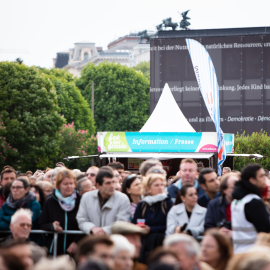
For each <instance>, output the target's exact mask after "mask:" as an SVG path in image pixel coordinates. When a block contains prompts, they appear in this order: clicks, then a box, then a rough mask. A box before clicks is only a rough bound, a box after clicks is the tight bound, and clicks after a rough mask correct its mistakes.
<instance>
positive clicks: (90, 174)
mask: <svg viewBox="0 0 270 270" xmlns="http://www.w3.org/2000/svg"><path fill="white" fill-rule="evenodd" d="M98 171H99V168H98V167H96V166H92V167H90V168H89V169H88V170H87V172H86V175H87V178H88V179H89V180H90V181H91V182H92V184H93V185H94V186H96V176H97V174H98Z"/></svg>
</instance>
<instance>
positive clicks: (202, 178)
mask: <svg viewBox="0 0 270 270" xmlns="http://www.w3.org/2000/svg"><path fill="white" fill-rule="evenodd" d="M212 172H215V170H214V169H212V168H205V169H203V170H201V172H200V175H199V178H198V181H199V183H200V184H205V178H204V175H205V174H208V173H212Z"/></svg>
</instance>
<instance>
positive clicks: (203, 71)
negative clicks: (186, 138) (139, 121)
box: [186, 39, 226, 173]
mask: <svg viewBox="0 0 270 270" xmlns="http://www.w3.org/2000/svg"><path fill="white" fill-rule="evenodd" d="M186 43H187V47H188V51H189V54H190V58H191V61H192V64H193V68H194V71H195V75H196V79H197V82H198V85H199V88H200V90H201V94H202V97H203V100H204V102H205V105H206V107H207V109H208V111H209V114H210V116H211V118H212V120H213V122H214V124H215V128H216V132H217V136H218V153H219V152H220V150H221V149H222V147H223V153H222V157H221V159H218V164H219V168H218V170H219V173H221V167H220V166H221V165H222V164H223V162H224V160H225V159H226V147H225V139H224V134H223V132H222V130H221V128H220V106H219V86H218V81H217V76H216V71H215V67H214V65H213V62H212V60H211V57H210V55H209V54H208V52H207V50H206V49H205V47H204V46H203V45H201V44H200V43H199V42H198V41H196V40H193V39H186ZM195 68H196V69H197V70H196V69H195ZM207 95H208V96H207ZM208 99H209V100H211V102H208ZM212 100H213V103H212Z"/></svg>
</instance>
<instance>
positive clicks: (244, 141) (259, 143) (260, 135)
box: [234, 131, 270, 171]
mask: <svg viewBox="0 0 270 270" xmlns="http://www.w3.org/2000/svg"><path fill="white" fill-rule="evenodd" d="M234 148H235V151H234V152H235V154H260V155H262V156H264V158H262V159H253V158H245V157H235V158H234V169H235V170H239V171H241V169H242V168H243V167H244V166H246V165H247V164H249V163H259V164H261V165H262V166H263V168H265V169H268V170H270V137H269V136H268V135H267V133H266V132H265V131H261V132H254V133H252V135H246V134H245V132H244V133H243V134H241V135H240V134H238V133H237V135H236V136H235V139H234Z"/></svg>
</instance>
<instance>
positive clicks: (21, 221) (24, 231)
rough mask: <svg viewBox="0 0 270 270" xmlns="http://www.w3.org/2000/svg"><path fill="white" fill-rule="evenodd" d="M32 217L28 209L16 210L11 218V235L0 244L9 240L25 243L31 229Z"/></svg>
mask: <svg viewBox="0 0 270 270" xmlns="http://www.w3.org/2000/svg"><path fill="white" fill-rule="evenodd" d="M32 215H33V213H32V212H31V211H30V210H29V209H23V208H21V209H19V210H17V211H16V212H15V214H14V215H13V216H12V217H11V222H10V230H11V233H12V235H10V236H8V237H7V238H4V239H3V240H2V241H1V243H3V242H5V241H6V240H8V239H11V238H13V239H15V240H17V239H20V240H24V241H27V240H28V238H29V235H30V230H31V227H32Z"/></svg>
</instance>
